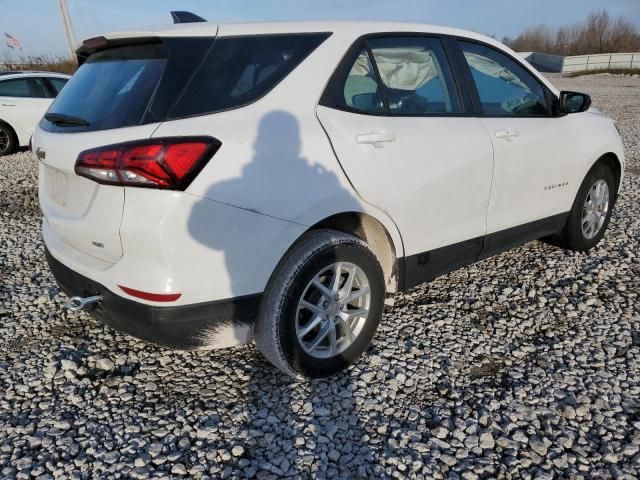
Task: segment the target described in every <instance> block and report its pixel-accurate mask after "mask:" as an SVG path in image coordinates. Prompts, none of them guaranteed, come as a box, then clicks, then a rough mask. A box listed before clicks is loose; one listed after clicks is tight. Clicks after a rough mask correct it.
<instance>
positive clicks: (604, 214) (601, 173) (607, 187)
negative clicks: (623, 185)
mask: <svg viewBox="0 0 640 480" xmlns="http://www.w3.org/2000/svg"><path fill="white" fill-rule="evenodd" d="M616 186H617V182H616V179H615V177H614V175H613V172H611V169H609V168H608V167H607V166H606V165H604V164H602V163H598V164H596V165H595V166H594V167H593V168H592V169H591V170H590V171H589V173H588V174H587V176H586V177H585V179H584V181H583V182H582V185H580V189H579V190H578V194H577V196H576V199H575V201H574V203H573V207H572V208H571V211H570V212H569V217H568V218H567V223H566V225H565V227H564V229H563V231H562V232H561V233H560V235H559V237H558V238H557V242H556V243H557V244H558V246H560V247H562V248H565V249H567V250H573V251H577V252H586V251H588V250H590V249H592V248H593V247H595V246H596V245H597V244H598V242H600V240H602V237H603V236H604V234H605V232H606V230H607V227H608V225H609V221H610V220H611V212H612V210H613V206H614V203H615V199H616Z"/></svg>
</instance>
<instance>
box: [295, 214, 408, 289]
mask: <svg viewBox="0 0 640 480" xmlns="http://www.w3.org/2000/svg"><path fill="white" fill-rule="evenodd" d="M327 228H328V229H331V230H337V231H340V232H343V233H347V234H350V235H353V236H354V237H357V238H359V239H360V240H362V241H364V242H366V243H367V245H368V246H369V248H371V250H372V251H373V253H374V254H375V255H376V257H377V258H378V260H379V261H380V266H381V267H382V271H383V273H384V278H385V286H386V289H387V292H389V293H393V292H397V291H399V290H400V289H401V282H402V280H403V279H401V272H400V268H399V262H398V258H399V257H402V256H404V250H403V247H402V244H401V240H400V239H399V238H398V240H396V241H394V238H393V236H392V235H391V233H390V232H389V229H388V228H387V227H385V225H384V224H383V223H382V222H381V221H380V220H379V219H377V218H376V217H374V216H372V215H370V214H368V213H364V212H356V211H352V212H342V213H337V214H334V215H331V216H329V217H327V218H324V219H323V220H320V221H318V222H316V223H315V224H313V225H312V226H311V227H309V229H308V230H307V232H309V231H313V230H318V229H327ZM398 241H399V242H400V245H397V242H398Z"/></svg>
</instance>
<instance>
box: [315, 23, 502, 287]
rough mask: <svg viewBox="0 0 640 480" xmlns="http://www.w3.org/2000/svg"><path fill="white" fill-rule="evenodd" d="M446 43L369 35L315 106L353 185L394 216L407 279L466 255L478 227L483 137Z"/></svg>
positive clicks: (486, 149) (485, 160) (487, 156)
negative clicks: (404, 256) (452, 64)
mask: <svg viewBox="0 0 640 480" xmlns="http://www.w3.org/2000/svg"><path fill="white" fill-rule="evenodd" d="M445 48H446V45H445V44H443V41H442V40H441V39H440V38H438V37H433V36H420V35H403V36H381V37H377V38H369V39H367V40H366V41H364V42H361V43H359V44H357V45H355V46H354V48H353V49H352V51H351V52H350V53H349V54H348V55H347V57H346V58H345V60H344V61H343V65H341V66H340V67H339V68H338V70H337V72H336V73H335V75H334V78H333V79H332V81H331V84H330V86H329V88H328V89H327V91H326V92H325V94H324V96H323V98H322V100H321V102H320V106H319V107H318V117H319V119H320V121H321V123H322V125H323V126H324V128H325V130H326V131H327V133H328V135H329V137H330V139H331V142H332V144H333V147H334V149H335V152H336V154H337V156H338V158H339V160H340V163H341V164H342V166H343V168H344V170H345V172H346V174H347V176H348V177H349V179H350V181H351V182H352V184H353V186H354V187H355V189H356V190H357V192H358V193H359V194H360V195H361V196H362V197H363V198H364V200H366V201H368V202H370V203H371V204H373V205H375V206H377V207H379V208H382V209H383V210H385V211H386V212H387V213H388V214H389V215H390V216H391V218H392V219H393V220H394V221H395V223H396V224H397V226H398V228H399V230H400V232H401V234H402V238H403V242H404V247H405V251H406V253H407V255H408V259H407V283H408V286H411V285H412V284H415V283H420V281H422V280H424V279H427V278H429V277H433V276H435V275H437V274H439V273H442V272H444V271H447V270H450V269H452V268H455V267H456V266H458V265H462V264H465V263H468V262H470V261H472V260H475V258H476V256H477V255H478V253H479V252H480V249H481V247H482V237H483V236H484V234H485V231H486V214H487V205H488V202H489V193H490V187H491V174H492V167H493V152H492V146H491V141H490V139H489V137H488V135H487V132H486V129H485V128H484V126H483V125H482V123H481V121H480V120H479V119H478V118H472V117H468V116H466V115H465V109H466V108H467V105H468V103H469V102H467V100H468V99H467V98H466V97H465V93H466V92H465V91H464V90H463V89H462V88H460V87H459V85H458V84H457V82H456V80H455V78H454V69H455V68H456V67H455V65H454V67H453V68H452V66H451V64H450V62H449V58H450V56H449V55H447V54H446V53H445V52H446V50H445ZM454 244H455V245H454ZM452 245H454V246H452Z"/></svg>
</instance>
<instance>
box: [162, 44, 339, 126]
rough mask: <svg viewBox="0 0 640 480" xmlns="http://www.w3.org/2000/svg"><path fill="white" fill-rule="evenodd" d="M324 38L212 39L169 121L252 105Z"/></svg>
mask: <svg viewBox="0 0 640 480" xmlns="http://www.w3.org/2000/svg"><path fill="white" fill-rule="evenodd" d="M327 37H328V34H324V33H312V34H283V35H253V36H245V37H220V38H218V39H216V41H215V44H214V45H213V48H212V49H211V51H210V52H209V54H208V55H207V56H206V58H205V59H204V61H203V63H202V65H201V66H200V68H199V69H198V71H197V73H196V74H195V76H194V77H193V79H192V80H191V81H190V82H189V84H188V85H187V87H186V89H185V91H184V92H183V94H182V96H181V97H180V98H179V100H178V102H177V104H176V106H175V107H174V109H173V112H172V113H171V115H170V116H169V118H180V117H187V116H192V115H202V114H206V113H214V112H220V111H223V110H229V109H232V108H238V107H241V106H244V105H247V104H249V103H252V102H254V101H256V100H257V99H259V98H260V97H262V96H263V95H265V94H266V93H267V92H268V91H269V90H271V89H272V88H273V87H275V86H276V85H277V84H278V83H279V82H280V81H282V79H284V78H285V77H286V76H287V75H288V74H289V73H290V72H291V71H292V70H293V69H294V68H295V67H296V66H297V65H298V64H299V63H300V62H302V60H304V59H305V58H306V57H307V56H308V55H309V54H310V53H311V52H312V51H313V50H314V49H315V48H316V47H318V45H320V43H322V42H323V41H324V40H325V39H326V38H327Z"/></svg>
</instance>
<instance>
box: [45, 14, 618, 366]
mask: <svg viewBox="0 0 640 480" xmlns="http://www.w3.org/2000/svg"><path fill="white" fill-rule="evenodd" d="M78 55H79V58H80V61H81V63H82V66H81V67H80V69H79V70H78V72H77V73H76V74H75V75H74V76H73V78H72V79H71V81H70V82H69V84H68V85H67V87H66V88H65V89H64V90H63V92H62V93H61V95H60V96H59V97H58V98H57V100H56V101H55V103H54V104H53V105H52V107H51V108H50V110H49V112H48V113H47V114H46V115H45V118H44V119H43V120H42V121H41V123H40V125H39V127H38V129H37V132H36V133H35V135H34V151H35V152H36V155H37V156H38V158H39V159H40V202H41V205H42V211H43V212H44V217H45V218H44V222H43V235H44V241H45V244H46V248H47V257H48V260H49V263H50V267H51V270H52V272H53V273H54V275H55V277H56V278H57V280H58V282H59V284H60V286H61V288H62V289H63V290H64V291H65V292H67V293H68V294H70V295H73V296H75V297H74V298H72V299H71V301H70V303H69V305H70V307H71V308H74V309H80V308H87V309H88V310H90V311H91V313H92V314H94V315H95V316H96V317H98V318H99V319H101V320H102V321H104V322H105V323H107V324H108V325H111V326H113V327H115V328H117V329H120V330H123V331H125V332H128V333H130V334H131V335H134V336H136V337H138V338H141V339H144V340H147V341H149V342H153V343H156V344H159V345H164V346H167V347H170V348H180V349H193V348H201V347H228V346H232V345H238V344H242V343H247V342H251V341H255V343H256V345H257V347H258V349H260V351H261V352H262V353H263V354H264V355H265V356H266V357H267V358H268V359H269V360H270V361H271V362H272V363H273V364H274V365H276V366H277V367H278V368H280V369H282V370H283V371H285V372H287V373H289V374H291V375H303V376H310V377H318V376H326V375H330V374H332V373H334V372H337V371H339V370H340V369H342V368H345V367H346V366H347V365H349V364H351V363H353V362H354V361H356V360H357V359H358V357H359V356H360V355H361V354H362V353H363V352H364V351H365V349H366V348H367V345H368V344H369V342H370V341H371V339H372V337H373V335H374V332H375V330H376V327H377V325H378V323H379V321H380V318H381V315H382V308H383V304H384V300H385V295H387V294H390V293H393V292H396V291H400V290H406V289H410V288H412V287H413V286H415V285H418V284H420V283H422V282H425V281H428V280H431V279H433V278H435V277H437V276H438V275H442V274H444V273H446V272H449V271H452V270H454V269H456V268H459V267H462V266H464V265H468V264H470V263H473V262H476V261H479V260H482V259H484V258H487V257H489V256H491V255H494V254H496V253H498V252H501V251H504V250H506V249H509V248H512V247H515V246H517V245H521V244H523V243H525V242H528V241H531V240H535V239H539V238H548V239H550V240H551V241H553V242H555V243H556V244H557V245H560V246H562V247H564V248H567V249H571V250H579V251H584V250H588V249H590V248H591V247H593V246H594V245H595V244H596V243H598V241H599V240H600V239H601V238H602V236H603V235H604V232H605V229H606V228H607V224H608V222H609V218H610V216H611V211H612V209H613V206H614V203H615V199H616V196H617V194H618V191H619V188H620V183H621V178H622V172H623V168H624V154H623V147H622V143H621V140H620V137H619V135H618V132H617V131H616V128H615V126H614V123H613V121H612V120H611V119H609V118H607V117H605V116H603V115H602V114H600V113H598V112H597V111H596V110H593V109H589V104H590V99H589V97H588V96H587V95H584V94H579V93H572V92H562V93H560V92H558V91H557V90H556V89H555V88H554V87H553V86H552V85H551V84H550V83H549V82H548V81H547V80H546V79H545V78H544V77H542V76H541V75H540V74H539V73H537V72H536V71H535V70H534V69H532V68H531V67H530V66H529V65H528V64H527V63H526V62H524V61H523V60H521V59H520V58H518V57H517V56H516V55H515V54H514V53H513V52H512V51H510V50H509V49H508V48H506V47H505V46H503V45H501V44H500V43H498V42H496V41H494V40H492V39H490V38H487V37H484V36H481V35H477V34H474V33H470V32H465V31H460V30H454V29H449V28H440V27H432V26H425V25H412V24H395V23H393V24H392V23H364V22H352V23H341V22H331V23H299V22H297V23H278V24H275V23H273V24H270V23H262V24H223V25H215V24H208V23H198V24H193V25H178V26H175V27H173V28H170V29H167V30H162V31H146V32H139V33H131V32H128V33H126V34H115V35H107V36H105V37H99V38H94V39H90V40H87V41H86V42H85V43H84V45H83V47H81V48H80V49H79V51H78ZM389 321H392V319H389Z"/></svg>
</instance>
